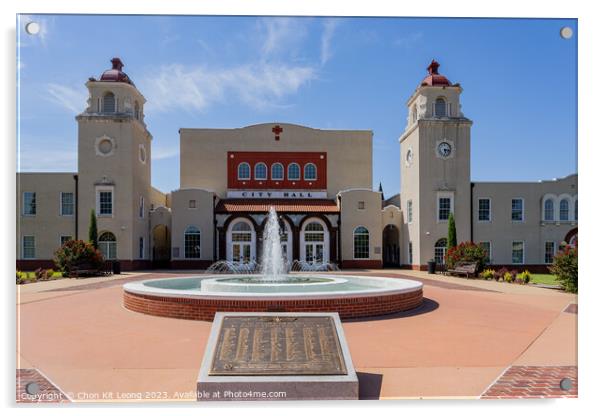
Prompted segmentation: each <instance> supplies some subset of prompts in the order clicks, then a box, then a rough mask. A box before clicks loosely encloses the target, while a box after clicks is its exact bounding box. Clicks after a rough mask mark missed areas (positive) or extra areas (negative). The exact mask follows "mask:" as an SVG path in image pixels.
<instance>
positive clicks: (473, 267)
mask: <svg viewBox="0 0 602 416" xmlns="http://www.w3.org/2000/svg"><path fill="white" fill-rule="evenodd" d="M447 273H449V274H459V275H466V277H467V278H468V277H470V276H476V275H477V263H458V264H456V266H455V267H454V268H453V269H448V270H447Z"/></svg>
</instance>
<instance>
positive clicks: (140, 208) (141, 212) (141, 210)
mask: <svg viewBox="0 0 602 416" xmlns="http://www.w3.org/2000/svg"><path fill="white" fill-rule="evenodd" d="M138 217H139V218H144V197H143V196H141V197H140V202H139V203H138Z"/></svg>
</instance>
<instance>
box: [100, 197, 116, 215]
mask: <svg viewBox="0 0 602 416" xmlns="http://www.w3.org/2000/svg"><path fill="white" fill-rule="evenodd" d="M98 215H113V191H99V192H98Z"/></svg>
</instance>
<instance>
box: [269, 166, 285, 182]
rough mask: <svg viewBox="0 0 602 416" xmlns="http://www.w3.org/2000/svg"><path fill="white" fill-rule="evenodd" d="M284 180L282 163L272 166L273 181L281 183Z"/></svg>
mask: <svg viewBox="0 0 602 416" xmlns="http://www.w3.org/2000/svg"><path fill="white" fill-rule="evenodd" d="M283 179H284V166H282V163H274V164H273V165H272V180H273V181H281V180H283Z"/></svg>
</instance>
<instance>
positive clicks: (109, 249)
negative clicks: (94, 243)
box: [98, 231, 117, 260]
mask: <svg viewBox="0 0 602 416" xmlns="http://www.w3.org/2000/svg"><path fill="white" fill-rule="evenodd" d="M98 249H99V250H100V252H101V253H102V255H103V256H104V258H105V259H107V260H115V259H116V258H117V239H116V238H115V234H113V233H111V232H109V231H106V232H104V233H102V234H101V235H100V236H99V237H98Z"/></svg>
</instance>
